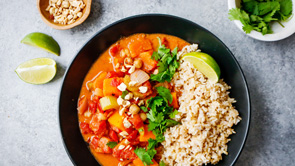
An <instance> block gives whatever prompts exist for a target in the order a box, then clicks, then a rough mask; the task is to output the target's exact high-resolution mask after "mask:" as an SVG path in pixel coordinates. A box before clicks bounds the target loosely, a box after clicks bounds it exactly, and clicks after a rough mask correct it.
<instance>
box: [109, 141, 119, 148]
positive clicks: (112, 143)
mask: <svg viewBox="0 0 295 166" xmlns="http://www.w3.org/2000/svg"><path fill="white" fill-rule="evenodd" d="M117 144H118V143H117V142H112V141H110V142H108V143H107V146H108V147H110V148H112V149H113V148H114V147H115V146H117Z"/></svg>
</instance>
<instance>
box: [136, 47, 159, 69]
mask: <svg viewBox="0 0 295 166" xmlns="http://www.w3.org/2000/svg"><path fill="white" fill-rule="evenodd" d="M151 57H152V52H143V53H140V54H139V58H140V59H141V60H142V62H143V68H142V69H143V70H144V71H146V72H147V73H150V72H151V71H152V70H154V69H155V68H156V67H157V64H158V61H156V60H154V59H151Z"/></svg>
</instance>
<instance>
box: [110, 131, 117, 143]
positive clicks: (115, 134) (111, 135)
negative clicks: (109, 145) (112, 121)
mask: <svg viewBox="0 0 295 166" xmlns="http://www.w3.org/2000/svg"><path fill="white" fill-rule="evenodd" d="M109 136H110V138H111V139H112V140H114V141H115V142H118V141H119V138H118V135H117V133H116V132H115V131H114V130H110V133H109Z"/></svg>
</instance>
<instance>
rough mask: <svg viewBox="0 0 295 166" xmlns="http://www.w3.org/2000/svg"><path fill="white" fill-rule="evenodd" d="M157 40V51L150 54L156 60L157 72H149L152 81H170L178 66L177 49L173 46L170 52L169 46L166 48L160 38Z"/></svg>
mask: <svg viewBox="0 0 295 166" xmlns="http://www.w3.org/2000/svg"><path fill="white" fill-rule="evenodd" d="M158 40H159V48H158V52H154V53H153V55H152V57H151V58H152V59H154V60H156V61H158V70H159V72H158V74H151V80H152V81H158V82H165V81H168V82H170V81H171V79H172V77H173V75H174V73H175V71H176V69H177V68H178V67H179V62H178V61H177V50H178V48H177V47H175V48H174V50H173V51H172V52H170V49H169V48H166V47H165V45H163V44H162V42H161V39H160V38H158Z"/></svg>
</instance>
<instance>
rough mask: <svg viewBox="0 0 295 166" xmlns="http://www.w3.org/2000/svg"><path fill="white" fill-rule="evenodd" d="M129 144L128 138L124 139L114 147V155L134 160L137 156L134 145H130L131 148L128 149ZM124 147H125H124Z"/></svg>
mask: <svg viewBox="0 0 295 166" xmlns="http://www.w3.org/2000/svg"><path fill="white" fill-rule="evenodd" d="M127 146H128V145H127V144H126V139H123V140H122V141H121V142H120V143H119V144H118V145H117V146H116V147H115V148H114V149H113V156H114V157H116V158H119V159H123V160H127V159H128V160H134V159H135V158H137V156H136V154H135V153H134V147H133V146H130V148H129V149H126V147H127ZM122 147H123V148H122Z"/></svg>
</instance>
